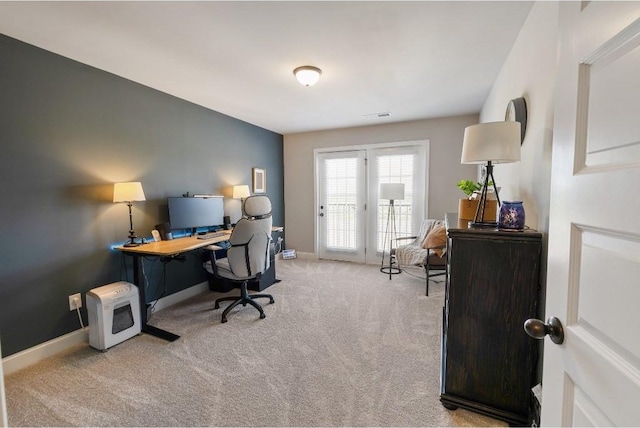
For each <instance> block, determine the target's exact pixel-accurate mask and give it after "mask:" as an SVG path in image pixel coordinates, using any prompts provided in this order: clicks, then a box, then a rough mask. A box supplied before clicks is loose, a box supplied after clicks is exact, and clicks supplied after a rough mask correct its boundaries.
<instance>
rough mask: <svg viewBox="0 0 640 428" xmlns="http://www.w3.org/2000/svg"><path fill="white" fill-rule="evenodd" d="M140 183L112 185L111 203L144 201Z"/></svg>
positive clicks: (131, 182)
mask: <svg viewBox="0 0 640 428" xmlns="http://www.w3.org/2000/svg"><path fill="white" fill-rule="evenodd" d="M145 200H146V199H145V197H144V190H142V183H140V182H139V181H130V182H127V183H115V184H114V185H113V202H133V201H145Z"/></svg>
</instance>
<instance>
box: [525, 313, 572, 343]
mask: <svg viewBox="0 0 640 428" xmlns="http://www.w3.org/2000/svg"><path fill="white" fill-rule="evenodd" d="M524 331H526V332H527V334H528V335H529V336H531V337H533V338H534V339H544V337H545V336H546V335H547V334H548V335H549V338H550V339H551V341H552V342H553V343H555V344H557V345H560V344H561V343H562V342H564V329H563V328H562V323H561V322H560V320H559V319H558V318H556V317H551V318H549V319H548V320H547V323H546V324H545V323H544V322H542V321H540V320H538V319H535V318H530V319H528V320H526V321H525V322H524Z"/></svg>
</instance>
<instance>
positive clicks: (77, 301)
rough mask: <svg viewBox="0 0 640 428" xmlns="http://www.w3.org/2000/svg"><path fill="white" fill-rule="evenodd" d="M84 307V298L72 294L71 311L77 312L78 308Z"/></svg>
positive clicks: (70, 298)
mask: <svg viewBox="0 0 640 428" xmlns="http://www.w3.org/2000/svg"><path fill="white" fill-rule="evenodd" d="M81 307H82V296H81V295H80V293H76V294H72V295H71V296H69V310H70V311H75V310H76V308H81Z"/></svg>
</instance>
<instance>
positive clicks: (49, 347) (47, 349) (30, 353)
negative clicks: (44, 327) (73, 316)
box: [2, 327, 89, 375]
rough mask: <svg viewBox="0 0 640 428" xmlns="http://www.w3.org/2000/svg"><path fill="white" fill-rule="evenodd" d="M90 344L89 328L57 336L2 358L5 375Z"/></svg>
mask: <svg viewBox="0 0 640 428" xmlns="http://www.w3.org/2000/svg"><path fill="white" fill-rule="evenodd" d="M82 343H86V344H87V345H88V344H89V328H88V327H85V328H81V329H78V330H76V331H72V332H71V333H67V334H65V335H64V336H60V337H56V338H55V339H52V340H49V341H48V342H44V343H41V344H39V345H36V346H34V347H31V348H29V349H25V350H24V351H21V352H18V353H16V354H13V355H9V356H8V357H7V358H3V359H2V366H3V369H4V374H5V375H10V374H11V373H14V372H16V371H18V370H21V369H23V368H25V367H28V366H30V365H32V364H35V363H37V362H39V361H42V360H45V359H47V358H49V357H53V356H54V355H56V354H59V353H60V352H63V351H66V350H67V349H69V348H72V347H74V346H77V345H80V344H82Z"/></svg>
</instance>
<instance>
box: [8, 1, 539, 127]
mask: <svg viewBox="0 0 640 428" xmlns="http://www.w3.org/2000/svg"><path fill="white" fill-rule="evenodd" d="M531 4H532V3H531V2H521V1H496V2H481V1H469V2H466V1H444V2H436V1H413V2H394V1H390V2H381V1H356V2H341V1H327V2H308V1H302V2H294V1H281V2H271V1H258V2H253V1H231V2H218V1H204V2H190V1H176V2H172V1H165V2H154V1H143V2H126V1H125V2H117V1H116V2H0V33H3V34H6V35H8V36H10V37H14V38H16V39H19V40H22V41H25V42H27V43H30V44H33V45H35V46H39V47H41V48H44V49H46V50H49V51H52V52H55V53H58V54H60V55H63V56H66V57H69V58H72V59H74V60H77V61H80V62H83V63H85V64H89V65H91V66H94V67H97V68H99V69H102V70H106V71H109V72H111V73H114V74H116V75H119V76H122V77H125V78H127V79H130V80H133V81H135V82H139V83H141V84H143V85H147V86H150V87H152V88H155V89H158V90H160V91H163V92H166V93H168V94H172V95H175V96H176V97H180V98H183V99H185V100H189V101H191V102H194V103H196V104H199V105H202V106H204V107H207V108H210V109H213V110H216V111H219V112H221V113H224V114H227V115H229V116H233V117H235V118H238V119H241V120H244V121H246V122H249V123H252V124H255V125H258V126H261V127H263V128H266V129H269V130H272V131H275V132H278V133H281V134H289V133H295V132H304V131H312V130H321V129H332V128H343V127H351V126H359V125H372V124H378V123H388V122H399V121H406V120H415V119H424V118H432V117H444V116H453V115H461V114H468V113H477V112H479V111H480V108H481V106H482V104H483V102H484V100H485V98H486V96H487V94H488V93H489V90H490V89H491V86H492V85H493V82H494V81H495V79H496V76H497V74H498V72H499V71H500V68H501V67H502V64H503V62H504V60H505V58H506V56H507V55H508V53H509V51H510V50H511V47H512V45H513V43H514V41H515V39H516V37H517V35H518V33H519V30H520V27H521V26H522V23H523V22H524V20H525V19H526V16H527V14H528V12H529V9H530V8H531ZM300 65H314V66H317V67H320V68H321V69H322V72H323V73H322V77H321V79H320V82H319V83H318V84H317V85H315V86H313V87H303V86H301V85H300V84H298V83H297V82H296V80H295V78H294V76H293V74H292V70H293V69H294V68H295V67H297V66H300ZM517 95H519V94H514V97H515V96H517ZM384 112H389V113H390V116H389V117H386V118H378V117H377V116H376V114H378V113H384ZM367 115H373V116H374V117H368V116H367Z"/></svg>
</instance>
